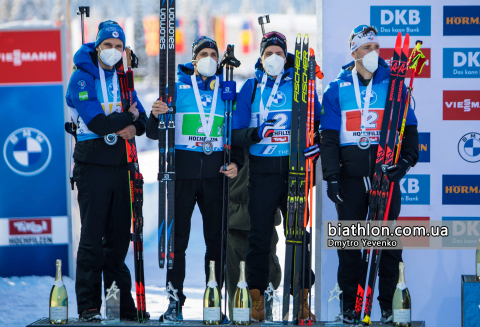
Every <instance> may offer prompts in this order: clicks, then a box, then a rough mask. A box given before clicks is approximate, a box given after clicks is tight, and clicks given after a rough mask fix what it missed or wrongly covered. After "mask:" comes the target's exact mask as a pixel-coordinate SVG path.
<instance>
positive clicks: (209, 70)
mask: <svg viewBox="0 0 480 327" xmlns="http://www.w3.org/2000/svg"><path fill="white" fill-rule="evenodd" d="M193 61H194V62H195V61H196V62H197V70H198V72H199V73H200V75H203V76H206V77H212V76H213V75H215V73H216V72H217V62H216V61H215V60H214V59H213V58H212V57H210V56H208V57H205V58H202V59H200V60H193Z"/></svg>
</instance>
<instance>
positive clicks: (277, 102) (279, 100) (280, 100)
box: [272, 91, 287, 107]
mask: <svg viewBox="0 0 480 327" xmlns="http://www.w3.org/2000/svg"><path fill="white" fill-rule="evenodd" d="M285 102H287V97H286V95H285V93H283V92H282V91H277V94H275V97H274V98H273V100H272V106H274V107H281V106H283V105H284V104H285Z"/></svg>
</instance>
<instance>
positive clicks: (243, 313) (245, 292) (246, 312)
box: [232, 261, 252, 325]
mask: <svg viewBox="0 0 480 327" xmlns="http://www.w3.org/2000/svg"><path fill="white" fill-rule="evenodd" d="M251 309H252V298H251V297H250V291H249V289H248V285H247V279H246V278H245V261H240V278H239V279H238V284H237V289H236V290H235V296H234V297H233V319H232V320H233V323H234V324H235V325H250V321H251V318H252V316H251V315H252V312H251Z"/></svg>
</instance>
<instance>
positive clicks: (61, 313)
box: [49, 259, 68, 324]
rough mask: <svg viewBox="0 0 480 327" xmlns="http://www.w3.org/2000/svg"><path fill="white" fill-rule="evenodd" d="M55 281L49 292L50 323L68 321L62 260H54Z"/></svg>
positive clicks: (64, 322)
mask: <svg viewBox="0 0 480 327" xmlns="http://www.w3.org/2000/svg"><path fill="white" fill-rule="evenodd" d="M56 270H57V272H56V274H55V283H54V284H53V286H52V291H51V292H50V315H49V320H50V323H51V324H66V323H67V321H68V295H67V289H66V288H65V285H63V280H62V260H60V259H59V260H57V262H56Z"/></svg>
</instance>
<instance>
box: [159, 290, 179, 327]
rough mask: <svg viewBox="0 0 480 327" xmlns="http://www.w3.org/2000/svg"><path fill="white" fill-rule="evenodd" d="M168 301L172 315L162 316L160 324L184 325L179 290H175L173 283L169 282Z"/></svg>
mask: <svg viewBox="0 0 480 327" xmlns="http://www.w3.org/2000/svg"><path fill="white" fill-rule="evenodd" d="M166 293H167V300H168V301H169V304H168V308H169V309H173V310H171V314H169V315H165V314H164V315H162V316H161V318H160V319H161V320H160V323H162V325H180V324H182V321H183V317H182V314H181V312H180V299H179V298H178V295H177V293H178V290H176V289H175V288H173V285H172V282H168V285H167V289H166Z"/></svg>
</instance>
